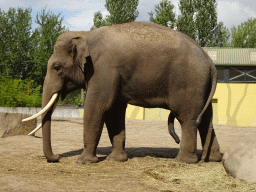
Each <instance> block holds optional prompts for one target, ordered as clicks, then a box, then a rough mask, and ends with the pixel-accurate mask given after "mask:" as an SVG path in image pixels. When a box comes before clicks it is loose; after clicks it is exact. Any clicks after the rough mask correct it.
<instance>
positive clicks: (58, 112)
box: [0, 106, 83, 117]
mask: <svg viewBox="0 0 256 192" xmlns="http://www.w3.org/2000/svg"><path fill="white" fill-rule="evenodd" d="M40 110H41V108H31V107H0V112H5V113H24V114H33V115H34V114H36V113H38V112H39V111H40ZM82 110H83V108H79V107H60V106H57V108H56V109H55V110H54V112H53V115H52V117H81V116H82V115H81V114H83V113H82V112H83V111H82Z"/></svg>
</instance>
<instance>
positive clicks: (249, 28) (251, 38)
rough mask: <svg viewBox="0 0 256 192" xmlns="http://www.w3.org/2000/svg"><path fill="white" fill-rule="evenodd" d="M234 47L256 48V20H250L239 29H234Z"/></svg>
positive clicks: (232, 41) (232, 44)
mask: <svg viewBox="0 0 256 192" xmlns="http://www.w3.org/2000/svg"><path fill="white" fill-rule="evenodd" d="M231 33H232V40H231V46H232V47H241V48H245V47H246V48H256V18H249V19H248V20H247V21H245V22H242V23H241V24H240V25H238V26H237V27H232V29H231Z"/></svg>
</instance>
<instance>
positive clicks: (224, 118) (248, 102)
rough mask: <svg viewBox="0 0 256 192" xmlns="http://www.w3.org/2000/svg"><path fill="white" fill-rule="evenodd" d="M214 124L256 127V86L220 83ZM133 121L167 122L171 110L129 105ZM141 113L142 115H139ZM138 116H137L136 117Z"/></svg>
mask: <svg viewBox="0 0 256 192" xmlns="http://www.w3.org/2000/svg"><path fill="white" fill-rule="evenodd" d="M212 105H213V124H221V125H238V126H251V127H255V126H256V84H246V83H218V85H217V89H216V92H215V94H214V96H213V99H212ZM126 111H127V113H128V114H133V115H132V116H131V115H126V117H127V118H131V119H146V120H165V121H166V120H167V119H168V115H169V110H165V109H161V112H160V113H161V115H160V117H159V109H158V108H156V109H144V108H142V107H135V106H132V105H128V107H127V110H126ZM138 111H140V113H138ZM136 114H137V115H136Z"/></svg>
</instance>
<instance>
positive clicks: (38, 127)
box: [28, 102, 57, 136]
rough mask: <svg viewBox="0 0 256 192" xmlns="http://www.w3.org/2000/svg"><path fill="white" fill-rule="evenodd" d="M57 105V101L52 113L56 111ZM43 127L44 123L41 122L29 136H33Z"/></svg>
mask: <svg viewBox="0 0 256 192" xmlns="http://www.w3.org/2000/svg"><path fill="white" fill-rule="evenodd" d="M56 107H57V102H55V103H54V106H53V110H52V113H53V112H54V110H55V109H56ZM41 128H42V123H40V124H39V125H38V126H37V127H36V128H35V129H34V130H33V131H31V132H30V133H29V134H28V135H29V136H32V135H34V133H35V132H37V131H38V130H39V129H41Z"/></svg>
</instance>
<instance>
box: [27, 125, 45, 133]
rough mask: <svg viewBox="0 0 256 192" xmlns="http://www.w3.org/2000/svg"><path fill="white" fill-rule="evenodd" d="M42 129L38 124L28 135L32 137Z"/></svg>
mask: <svg viewBox="0 0 256 192" xmlns="http://www.w3.org/2000/svg"><path fill="white" fill-rule="evenodd" d="M41 127H42V123H40V124H39V125H38V126H37V127H36V128H35V129H34V130H33V131H31V132H30V133H29V134H28V135H29V136H32V135H33V134H34V133H35V132H37V131H38V130H39V129H40V128H41Z"/></svg>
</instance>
